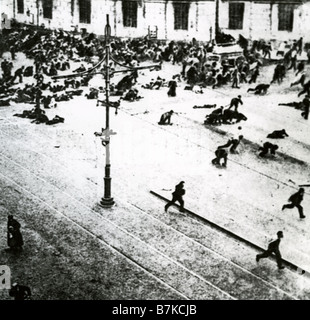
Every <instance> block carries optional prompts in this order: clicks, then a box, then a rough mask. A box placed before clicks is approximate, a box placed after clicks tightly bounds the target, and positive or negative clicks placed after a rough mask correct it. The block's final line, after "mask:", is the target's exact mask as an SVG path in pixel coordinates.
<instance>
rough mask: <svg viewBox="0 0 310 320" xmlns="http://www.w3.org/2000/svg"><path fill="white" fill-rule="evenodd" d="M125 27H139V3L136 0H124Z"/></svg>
mask: <svg viewBox="0 0 310 320" xmlns="http://www.w3.org/2000/svg"><path fill="white" fill-rule="evenodd" d="M122 9H123V25H124V27H131V28H137V15H138V3H137V2H136V1H123V4H122Z"/></svg>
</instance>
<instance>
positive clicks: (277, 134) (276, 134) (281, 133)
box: [267, 129, 289, 139]
mask: <svg viewBox="0 0 310 320" xmlns="http://www.w3.org/2000/svg"><path fill="white" fill-rule="evenodd" d="M288 136H289V135H288V134H287V133H286V131H285V129H282V130H275V131H273V132H271V133H269V134H268V135H267V138H271V139H284V138H285V137H288Z"/></svg>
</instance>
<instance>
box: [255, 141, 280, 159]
mask: <svg viewBox="0 0 310 320" xmlns="http://www.w3.org/2000/svg"><path fill="white" fill-rule="evenodd" d="M278 149H279V146H278V145H276V144H273V143H270V142H269V141H267V142H265V143H264V144H263V146H262V147H259V149H258V150H259V151H261V152H260V153H259V156H260V157H264V156H265V155H266V154H268V152H270V154H272V155H275V154H276V150H278Z"/></svg>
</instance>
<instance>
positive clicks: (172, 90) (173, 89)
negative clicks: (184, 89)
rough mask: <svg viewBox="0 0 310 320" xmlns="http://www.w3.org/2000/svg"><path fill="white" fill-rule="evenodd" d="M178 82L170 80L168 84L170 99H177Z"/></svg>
mask: <svg viewBox="0 0 310 320" xmlns="http://www.w3.org/2000/svg"><path fill="white" fill-rule="evenodd" d="M177 86H178V85H177V82H176V81H175V80H170V81H169V83H168V87H169V90H168V97H175V96H176V95H177V93H176V88H177Z"/></svg>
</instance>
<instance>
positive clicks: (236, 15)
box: [228, 3, 244, 30]
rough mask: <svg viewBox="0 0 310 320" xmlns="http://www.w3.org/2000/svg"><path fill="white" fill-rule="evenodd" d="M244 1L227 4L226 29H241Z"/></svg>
mask: <svg viewBox="0 0 310 320" xmlns="http://www.w3.org/2000/svg"><path fill="white" fill-rule="evenodd" d="M243 15H244V3H230V4H229V24H228V29H233V30H242V29H243Z"/></svg>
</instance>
